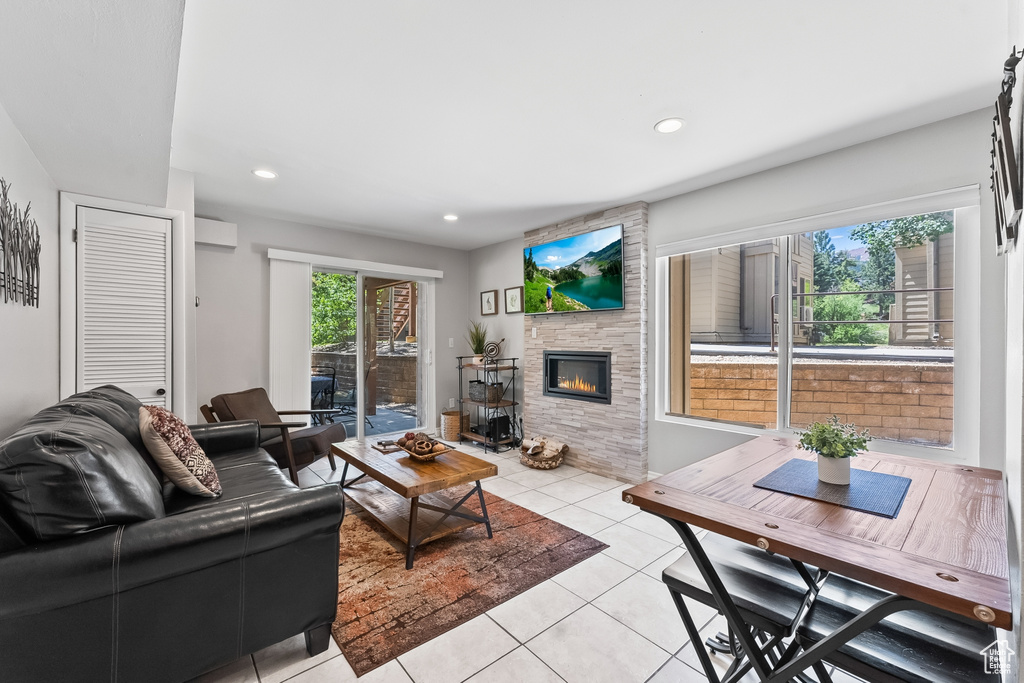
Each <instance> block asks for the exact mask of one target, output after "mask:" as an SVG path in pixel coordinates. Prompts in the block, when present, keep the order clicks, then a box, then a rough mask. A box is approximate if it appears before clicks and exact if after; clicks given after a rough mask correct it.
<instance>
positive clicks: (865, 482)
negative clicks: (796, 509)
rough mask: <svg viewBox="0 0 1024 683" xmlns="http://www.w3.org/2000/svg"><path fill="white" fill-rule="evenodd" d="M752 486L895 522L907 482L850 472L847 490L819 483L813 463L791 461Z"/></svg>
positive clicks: (854, 470) (900, 478)
mask: <svg viewBox="0 0 1024 683" xmlns="http://www.w3.org/2000/svg"><path fill="white" fill-rule="evenodd" d="M754 486H756V487H758V488H762V489H769V490H771V491H778V492H779V493H790V494H793V495H794V496H803V497H804V498H813V499H815V500H823V501H825V502H826V503H835V504H836V505H841V506H843V507H844V508H850V509H852V510H860V511H861V512H870V513H871V514H873V515H880V516H882V517H888V518H889V519H895V517H896V515H898V514H899V513H900V508H901V507H903V499H904V498H905V497H906V495H907V489H909V488H910V479H908V478H907V477H900V476H897V475H895V474H883V473H882V472H871V471H869V470H858V469H851V470H850V485H849V486H841V485H839V484H826V483H825V482H823V481H820V480H819V479H818V463H817V462H816V461H814V460H801V459H799V458H793V459H792V460H790V461H789V462H787V463H786V464H785V465H783V466H782V467H779V468H778V469H776V470H774V471H772V472H771V473H769V474H768V475H767V476H765V477H762V478H760V479H758V480H757V481H756V482H754Z"/></svg>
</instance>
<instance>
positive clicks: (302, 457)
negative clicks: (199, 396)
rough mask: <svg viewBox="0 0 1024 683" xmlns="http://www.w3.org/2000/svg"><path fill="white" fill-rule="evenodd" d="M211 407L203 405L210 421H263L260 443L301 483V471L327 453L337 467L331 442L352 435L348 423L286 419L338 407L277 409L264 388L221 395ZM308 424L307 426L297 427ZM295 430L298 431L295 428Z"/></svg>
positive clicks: (329, 411)
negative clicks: (346, 424) (349, 432)
mask: <svg viewBox="0 0 1024 683" xmlns="http://www.w3.org/2000/svg"><path fill="white" fill-rule="evenodd" d="M210 404H211V405H212V408H211V406H206V405H204V406H203V407H202V408H200V411H201V412H202V413H203V417H205V418H206V421H207V422H217V421H218V420H220V421H221V422H230V421H232V420H257V421H258V422H259V423H260V445H261V446H262V447H263V449H264V450H266V451H267V452H268V453H270V455H271V456H273V458H274V460H276V461H277V464H278V465H279V466H280V467H281V469H287V470H288V474H289V476H291V479H292V481H293V482H295V483H296V484H298V483H299V470H300V469H302V468H303V467H306V466H308V465H310V464H312V463H313V462H315V461H316V460H318V459H320V458H322V457H323V456H325V455H326V456H327V458H328V460H330V463H331V469H332V470H333V469H336V466H335V464H334V455H333V454H332V453H331V444H332V443H336V442H338V441H344V440H345V438H346V437H347V436H348V435H347V434H346V432H345V425H343V424H341V423H340V422H339V423H336V424H322V425H317V426H315V427H306V423H305V422H285V421H284V420H282V419H281V416H282V415H320V414H337V411H336V410H276V409H275V408H274V406H273V405H272V404H271V403H270V397H269V396H267V392H266V390H265V389H264V388H263V387H256V388H254V389H246V390H245V391H237V392H235V393H232V394H218V395H217V396H214V397H213V398H212V399H210ZM298 427H305V428H304V429H296V428H298ZM293 429H295V431H291V430H293Z"/></svg>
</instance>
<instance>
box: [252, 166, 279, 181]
mask: <svg viewBox="0 0 1024 683" xmlns="http://www.w3.org/2000/svg"><path fill="white" fill-rule="evenodd" d="M252 174H253V175H254V176H256V177H257V178H266V179H267V180H273V179H274V178H276V177H277V174H276V173H274V172H273V171H268V170H267V169H265V168H254V169H253V170H252Z"/></svg>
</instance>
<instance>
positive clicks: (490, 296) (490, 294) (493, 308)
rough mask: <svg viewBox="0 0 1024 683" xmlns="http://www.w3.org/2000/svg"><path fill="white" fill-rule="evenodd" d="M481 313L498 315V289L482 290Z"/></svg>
mask: <svg viewBox="0 0 1024 683" xmlns="http://www.w3.org/2000/svg"><path fill="white" fill-rule="evenodd" d="M480 315H498V290H496V289H489V290H487V291H486V292H480Z"/></svg>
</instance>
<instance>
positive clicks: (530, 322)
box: [523, 202, 647, 483]
mask: <svg viewBox="0 0 1024 683" xmlns="http://www.w3.org/2000/svg"><path fill="white" fill-rule="evenodd" d="M620 223H621V224H622V231H623V254H622V256H623V260H622V266H623V282H624V289H625V302H624V303H625V307H624V308H623V309H622V310H617V311H593V312H582V313H558V314H554V315H527V316H525V318H526V319H525V330H524V334H525V344H524V349H525V350H524V358H523V395H524V399H523V424H524V432H525V433H524V436H525V437H526V438H530V437H533V436H536V435H543V436H548V437H551V438H554V439H557V440H559V441H563V442H565V443H567V444H569V453H568V455H567V456H566V464H569V465H572V466H573V467H578V468H580V469H582V470H586V471H588V472H593V473H595V474H600V475H602V476H606V477H611V478H613V479H618V480H619V481H623V482H628V483H639V482H642V481H645V480H646V479H647V204H646V203H644V202H636V203H633V204H629V205H626V206H622V207H618V208H615V209H609V210H607V211H602V212H599V213H594V214H590V215H588V216H582V217H580V218H575V219H573V220H569V221H565V222H562V223H558V224H557V225H551V226H548V227H545V228H539V229H537V230H531V231H530V232H528V233H526V235H525V236H524V246H525V247H532V246H536V245H538V244H543V243H545V242H551V241H552V240H557V239H561V238H563V237H571V236H573V235H579V234H581V233H585V232H590V231H592V230H598V229H600V228H607V227H611V226H613V225H618V224H620ZM534 328H536V330H537V336H536V338H535V337H533V336H532V330H533V329H534ZM545 350H549V351H610V352H611V354H612V402H611V404H609V405H603V404H599V403H588V402H586V401H574V400H571V399H564V398H556V397H553V396H545V395H544V393H543V386H542V383H543V375H544V373H543V367H542V364H543V356H544V351H545Z"/></svg>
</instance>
